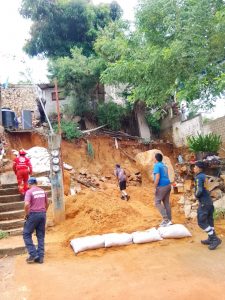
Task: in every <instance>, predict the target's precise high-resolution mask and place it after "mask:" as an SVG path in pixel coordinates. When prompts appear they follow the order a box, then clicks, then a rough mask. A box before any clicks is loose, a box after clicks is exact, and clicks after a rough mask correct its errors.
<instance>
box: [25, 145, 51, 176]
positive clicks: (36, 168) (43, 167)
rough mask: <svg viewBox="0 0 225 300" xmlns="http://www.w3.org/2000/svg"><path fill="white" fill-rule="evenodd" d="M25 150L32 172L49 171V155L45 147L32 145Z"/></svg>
mask: <svg viewBox="0 0 225 300" xmlns="http://www.w3.org/2000/svg"><path fill="white" fill-rule="evenodd" d="M26 151H27V156H28V157H29V158H30V161H31V164H32V167H33V172H34V173H42V172H48V171H50V155H49V153H48V150H47V149H46V148H44V147H33V148H30V149H29V150H26Z"/></svg>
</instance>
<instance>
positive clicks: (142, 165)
mask: <svg viewBox="0 0 225 300" xmlns="http://www.w3.org/2000/svg"><path fill="white" fill-rule="evenodd" d="M156 153H161V154H162V152H161V151H160V150H157V149H153V150H149V151H145V152H141V153H138V154H137V155H136V157H135V160H136V163H137V166H138V168H139V169H140V170H141V171H142V172H144V173H145V174H147V176H148V178H149V179H153V176H152V175H153V174H152V172H153V167H154V163H155V154H156ZM163 162H164V163H165V165H167V167H168V173H169V178H170V181H171V182H173V181H174V178H175V173H174V169H173V166H172V164H171V161H170V159H169V158H168V157H167V156H164V157H163Z"/></svg>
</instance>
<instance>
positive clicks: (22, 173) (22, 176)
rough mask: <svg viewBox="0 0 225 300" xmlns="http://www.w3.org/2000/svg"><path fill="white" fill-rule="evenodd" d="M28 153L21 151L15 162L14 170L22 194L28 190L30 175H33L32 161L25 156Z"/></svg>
mask: <svg viewBox="0 0 225 300" xmlns="http://www.w3.org/2000/svg"><path fill="white" fill-rule="evenodd" d="M25 155H26V152H25V151H23V150H21V151H20V152H19V156H18V157H17V158H15V159H14V161H13V170H14V172H15V174H16V177H17V182H18V189H19V192H20V193H21V194H25V193H26V191H27V190H28V179H29V174H32V165H31V162H30V159H29V158H28V157H26V156H25Z"/></svg>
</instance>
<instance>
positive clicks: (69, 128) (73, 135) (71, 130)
mask: <svg viewBox="0 0 225 300" xmlns="http://www.w3.org/2000/svg"><path fill="white" fill-rule="evenodd" d="M77 126H78V125H77V123H75V122H72V121H65V120H62V121H61V130H62V137H63V138H64V139H66V140H68V141H71V140H73V139H78V138H80V137H81V136H82V132H81V131H80V130H79V129H78V128H77ZM53 127H54V130H55V131H58V124H54V126H53Z"/></svg>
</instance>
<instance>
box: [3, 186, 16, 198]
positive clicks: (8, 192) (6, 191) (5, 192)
mask: <svg viewBox="0 0 225 300" xmlns="http://www.w3.org/2000/svg"><path fill="white" fill-rule="evenodd" d="M18 193H19V191H18V188H17V187H15V188H9V189H0V195H1V196H4V195H15V194H18Z"/></svg>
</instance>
